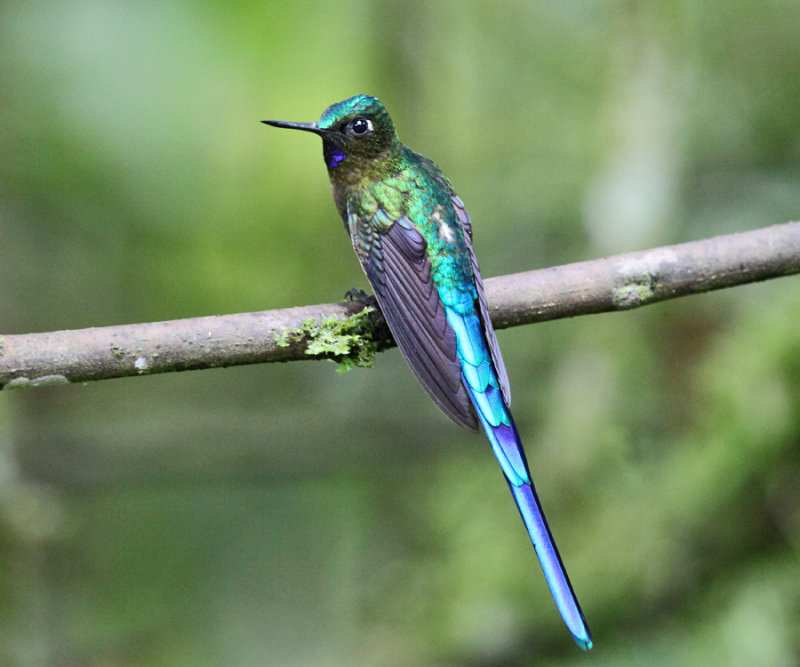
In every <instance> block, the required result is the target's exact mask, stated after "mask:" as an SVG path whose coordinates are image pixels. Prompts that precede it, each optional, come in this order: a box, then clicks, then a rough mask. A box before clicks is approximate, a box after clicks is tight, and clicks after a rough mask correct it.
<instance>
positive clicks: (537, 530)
mask: <svg viewBox="0 0 800 667" xmlns="http://www.w3.org/2000/svg"><path fill="white" fill-rule="evenodd" d="M447 320H448V322H449V323H450V325H451V326H452V327H453V329H454V331H455V332H456V339H457V341H458V352H459V357H460V359H461V368H462V380H463V382H464V386H465V387H466V389H467V392H468V393H469V395H470V399H471V400H472V404H473V405H474V407H475V412H476V413H477V415H478V418H479V420H480V422H481V426H482V427H483V430H484V431H485V432H486V436H487V437H488V438H489V442H490V443H491V445H492V449H493V450H494V453H495V456H496V457H497V460H498V462H499V463H500V466H501V467H502V469H503V473H504V474H505V477H506V481H507V482H508V486H509V488H510V489H511V494H512V495H513V496H514V501H515V502H516V504H517V508H518V509H519V512H520V514H521V515H522V520H523V522H524V523H525V528H526V529H527V530H528V535H530V538H531V542H533V548H534V549H535V550H536V555H537V556H538V557H539V562H540V564H541V566H542V571H543V572H544V577H545V580H546V581H547V585H548V587H549V588H550V593H551V594H552V596H553V600H555V603H556V607H557V608H558V611H559V613H560V614H561V618H563V619H564V623H566V625H567V628H568V629H569V631H570V633H572V637H573V639H574V640H575V643H576V644H578V646H580V647H581V648H582V649H584V650H588V649H590V648H591V647H592V637H591V634H590V632H589V628H588V627H587V625H586V621H585V620H584V618H583V613H582V612H581V608H580V605H579V604H578V600H577V598H576V597H575V593H574V591H573V590H572V584H570V581H569V577H568V576H567V572H566V570H565V568H564V565H563V563H562V562H561V556H560V555H559V553H558V549H557V548H556V544H555V541H554V540H553V536H552V534H551V533H550V528H549V527H548V525H547V520H546V519H545V517H544V512H543V511H542V506H541V504H540V502H539V498H538V496H537V495H536V489H535V488H534V486H533V481H532V480H531V476H530V471H529V470H528V464H527V462H526V460H525V452H524V451H523V449H522V442H521V441H520V438H519V434H518V433H517V429H516V426H514V420H513V419H512V417H511V412H510V411H509V409H508V406H507V405H506V403H505V401H504V400H503V397H502V393H501V392H500V389H499V388H498V379H497V375H496V373H495V371H494V368H493V367H492V365H491V353H490V351H489V349H488V347H487V344H486V338H485V336H484V334H483V330H482V328H480V321H479V319H478V317H477V316H476V315H475V314H474V313H467V314H463V315H462V314H459V313H457V312H455V310H453V309H452V308H449V307H448V308H447Z"/></svg>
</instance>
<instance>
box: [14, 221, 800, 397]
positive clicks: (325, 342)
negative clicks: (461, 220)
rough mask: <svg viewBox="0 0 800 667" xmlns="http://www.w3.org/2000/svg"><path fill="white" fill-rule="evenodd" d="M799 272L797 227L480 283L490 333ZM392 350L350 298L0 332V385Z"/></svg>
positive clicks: (364, 360) (364, 361) (346, 358)
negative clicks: (69, 327)
mask: <svg viewBox="0 0 800 667" xmlns="http://www.w3.org/2000/svg"><path fill="white" fill-rule="evenodd" d="M798 272H800V223H798V222H790V223H786V224H782V225H774V226H772V227H766V228H763V229H758V230H754V231H750V232H744V233H741V234H731V235H727V236H718V237H715V238H711V239H706V240H703V241H694V242H691V243H682V244H679V245H673V246H664V247H660V248H654V249H652V250H645V251H642V252H635V253H628V254H624V255H617V256H614V257H608V258H605V259H596V260H591V261H587V262H579V263H576V264H567V265H564V266H556V267H552V268H548V269H540V270H537V271H527V272H525V273H517V274H512V275H507V276H500V277H497V278H490V279H488V280H485V281H484V282H485V287H486V295H487V299H488V302H489V307H490V311H491V317H492V322H493V323H494V326H495V327H496V328H498V329H502V328H506V327H512V326H517V325H520V324H528V323H531V322H541V321H545V320H552V319H557V318H561V317H573V316H575V315H586V314H589V313H599V312H607V311H614V310H628V309H631V308H638V307H639V306H644V305H647V304H650V303H655V302H657V301H663V300H665V299H672V298H675V297H679V296H685V295H688V294H697V293H700V292H708V291H711V290H716V289H721V288H724V287H733V286H735V285H742V284H745V283H751V282H756V281H760V280H767V279H770V278H778V277H780V276H787V275H790V274H794V273H798ZM392 345H393V342H392V339H391V336H390V335H389V333H388V330H387V328H386V325H385V323H384V322H383V320H382V318H381V317H380V315H379V313H377V312H376V311H375V310H374V309H371V308H369V307H366V306H365V304H363V303H360V302H358V301H352V302H350V301H346V302H342V303H331V304H322V305H317V306H306V307H301V308H288V309H283V310H268V311H262V312H257V313H240V314H237V315H220V316H214V317H197V318H191V319H183V320H173V321H168V322H151V323H146V324H128V325H118V326H112V327H101V328H90V329H79V330H71V331H54V332H49V333H32V334H21V335H0V388H8V389H11V388H15V387H32V386H46V385H54V384H66V383H69V382H86V381H89V380H103V379H108V378H116V377H125V376H131V375H145V374H151V373H166V372H171V371H185V370H197V369H202V368H216V367H222V366H235V365H241V364H253V363H261V362H267V361H295V360H300V359H310V358H312V359H319V358H323V359H332V360H334V361H336V362H338V363H340V364H342V365H343V367H345V368H349V367H352V366H369V365H371V364H372V361H373V359H374V355H375V353H376V352H379V351H381V350H384V349H386V348H388V347H391V346H392Z"/></svg>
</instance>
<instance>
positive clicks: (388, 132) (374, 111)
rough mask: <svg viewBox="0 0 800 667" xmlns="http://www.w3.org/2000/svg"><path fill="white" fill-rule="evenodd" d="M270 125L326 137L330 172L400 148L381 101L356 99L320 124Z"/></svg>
mask: <svg viewBox="0 0 800 667" xmlns="http://www.w3.org/2000/svg"><path fill="white" fill-rule="evenodd" d="M262 122H264V123H266V124H267V125H274V126H275V127H286V128H289V129H293V130H305V131H306V132H314V133H315V134H318V135H319V136H321V137H322V147H323V153H324V156H325V164H327V165H328V169H329V170H333V169H336V168H338V167H339V165H341V164H342V163H345V164H347V163H350V164H349V166H350V167H351V168H352V167H353V166H355V165H354V164H353V163H354V162H355V163H357V162H363V161H370V160H373V159H375V158H377V157H379V156H380V155H381V154H383V153H385V152H386V151H387V149H390V148H392V147H396V146H398V145H399V143H398V140H397V134H396V133H395V131H394V124H393V123H392V119H391V118H390V117H389V114H388V113H387V112H386V109H384V108H383V105H382V104H381V103H380V102H379V101H378V98H377V97H371V96H369V95H356V96H355V97H351V98H349V99H346V100H344V101H343V102H337V103H336V104H332V105H331V106H329V107H328V108H327V109H325V111H324V113H323V114H322V117H321V118H320V119H319V122H317V123H290V122H287V121H283V120H265V121H262Z"/></svg>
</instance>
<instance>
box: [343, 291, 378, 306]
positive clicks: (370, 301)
mask: <svg viewBox="0 0 800 667" xmlns="http://www.w3.org/2000/svg"><path fill="white" fill-rule="evenodd" d="M344 300H345V301H355V302H358V303H363V304H364V305H365V306H371V307H372V308H374V309H375V310H378V311H379V310H380V307H379V306H378V300H377V299H376V298H375V297H374V296H373V295H372V294H367V293H366V292H365V291H364V290H363V289H358V288H357V287H353V288H351V289H349V290H347V292H346V293H345V295H344Z"/></svg>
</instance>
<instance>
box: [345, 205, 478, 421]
mask: <svg viewBox="0 0 800 667" xmlns="http://www.w3.org/2000/svg"><path fill="white" fill-rule="evenodd" d="M348 226H349V229H350V236H351V239H352V241H353V246H354V247H355V250H356V254H357V255H358V258H359V260H360V261H361V266H362V267H363V269H364V272H365V273H366V274H367V278H369V281H370V283H372V287H373V288H374V289H375V296H376V297H377V299H378V303H379V304H380V307H381V310H382V311H383V315H384V317H385V318H386V321H387V323H388V324H389V328H390V329H391V331H392V334H393V335H394V338H395V341H396V342H397V346H398V347H399V348H400V351H401V352H402V353H403V356H404V357H405V358H406V360H407V361H408V363H409V365H410V366H411V370H413V371H414V374H415V375H416V376H417V379H418V380H419V381H420V383H421V384H422V386H423V387H424V389H425V391H426V392H427V393H428V395H429V396H430V397H431V398H432V399H433V400H434V402H435V403H436V404H437V405H438V406H439V407H440V408H441V409H442V410H443V411H444V412H445V414H447V416H448V417H450V418H451V419H452V420H453V421H455V422H456V423H457V424H459V425H461V426H463V427H464V428H466V429H469V430H470V431H477V430H478V420H477V418H476V415H475V411H474V408H473V407H472V403H471V401H470V399H469V396H468V395H467V392H466V389H465V388H464V385H463V383H462V382H461V363H460V361H459V359H458V352H457V347H456V336H455V333H454V332H453V329H452V328H451V327H450V326H449V324H448V323H447V316H446V314H445V308H444V306H443V305H442V302H441V299H440V298H439V293H438V291H437V289H436V286H435V285H434V283H433V278H432V276H431V264H430V261H429V260H428V258H427V256H426V253H425V248H426V243H425V239H423V237H422V235H421V234H420V233H419V231H417V229H416V227H414V224H413V223H412V222H411V221H410V220H409V219H408V218H405V217H403V218H400V219H398V220H395V221H393V222H392V221H391V220H389V218H388V216H387V215H386V214H385V213H384V212H383V210H382V209H378V210H377V211H376V212H375V214H374V215H373V216H372V218H371V219H369V220H367V219H364V218H363V217H361V216H359V215H358V214H357V213H354V212H352V211H351V212H350V213H349V217H348Z"/></svg>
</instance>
